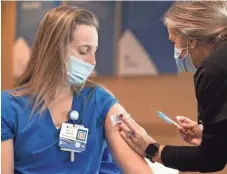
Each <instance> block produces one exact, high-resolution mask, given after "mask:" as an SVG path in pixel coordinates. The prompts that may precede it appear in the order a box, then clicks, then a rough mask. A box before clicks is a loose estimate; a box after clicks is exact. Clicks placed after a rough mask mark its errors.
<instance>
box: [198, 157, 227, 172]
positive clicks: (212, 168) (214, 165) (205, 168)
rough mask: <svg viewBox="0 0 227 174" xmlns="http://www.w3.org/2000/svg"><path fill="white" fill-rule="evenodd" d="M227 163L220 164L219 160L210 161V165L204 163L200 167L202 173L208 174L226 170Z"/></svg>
mask: <svg viewBox="0 0 227 174" xmlns="http://www.w3.org/2000/svg"><path fill="white" fill-rule="evenodd" d="M225 165H226V163H225V162H222V163H220V162H219V161H218V160H217V159H216V160H212V161H209V163H202V164H201V165H200V166H199V170H198V171H199V172H200V173H207V172H219V171H222V170H223V169H224V168H225Z"/></svg>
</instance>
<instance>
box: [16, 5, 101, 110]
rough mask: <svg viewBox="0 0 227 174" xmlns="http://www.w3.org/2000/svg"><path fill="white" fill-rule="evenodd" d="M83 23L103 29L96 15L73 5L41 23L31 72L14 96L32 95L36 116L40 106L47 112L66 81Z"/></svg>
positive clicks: (31, 58) (30, 60)
mask: <svg viewBox="0 0 227 174" xmlns="http://www.w3.org/2000/svg"><path fill="white" fill-rule="evenodd" d="M81 24H85V25H89V26H94V27H95V28H96V29H97V30H98V27H99V22H98V19H97V17H96V16H95V15H94V14H93V13H92V12H90V11H88V10H86V9H83V8H77V7H72V6H60V7H57V8H54V9H52V10H50V11H49V12H48V13H47V14H46V15H45V16H44V18H43V20H42V21H41V23H40V26H39V28H38V31H37V35H36V38H35V41H34V44H33V46H32V50H31V56H30V59H29V62H28V66H27V69H26V71H25V72H24V74H23V75H22V77H21V78H20V80H19V81H18V84H17V89H18V90H15V92H13V94H12V95H14V96H23V95H29V96H31V97H32V100H33V110H32V113H33V111H34V110H35V109H36V108H37V107H38V106H40V105H42V107H41V111H44V110H45V108H47V106H48V104H49V103H50V102H51V101H52V100H53V98H54V96H55V92H56V89H57V86H58V85H59V82H62V83H64V82H65V79H66V75H67V72H66V61H67V53H68V45H69V43H70V41H71V39H72V36H71V35H72V33H73V31H74V30H75V29H76V27H77V26H78V25H81ZM86 85H92V86H95V83H93V82H91V81H88V83H86Z"/></svg>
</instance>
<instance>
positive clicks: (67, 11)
mask: <svg viewBox="0 0 227 174" xmlns="http://www.w3.org/2000/svg"><path fill="white" fill-rule="evenodd" d="M97 30H98V19H97V18H96V16H95V15H94V14H93V13H92V12H90V11H88V10H86V9H83V8H76V7H71V6H60V7H57V8H55V9H52V10H51V11H49V12H48V13H47V14H46V15H45V17H44V19H43V20H42V21H41V23H40V26H39V29H38V32H37V35H36V38H35V41H34V45H33V47H32V50H31V57H30V60H29V64H28V67H27V69H26V71H25V73H24V74H23V76H22V78H21V81H20V82H19V84H18V85H17V88H16V89H12V90H7V91H3V92H2V94H1V97H2V113H1V114H2V115H1V138H2V143H1V145H2V173H4V174H13V173H14V174H19V173H23V174H99V173H100V174H113V173H120V172H122V173H143V174H151V173H152V171H151V169H150V167H149V166H148V165H147V163H146V161H145V160H144V159H143V158H142V157H140V156H139V155H138V154H137V153H135V152H134V151H133V150H132V149H131V148H130V147H129V146H128V145H127V144H126V143H125V142H124V140H123V139H122V137H121V136H120V134H119V131H118V129H119V128H118V127H117V126H113V125H112V124H111V120H110V116H111V115H114V114H117V113H124V112H126V111H125V109H124V108H123V107H122V106H121V105H120V104H119V103H118V101H117V99H116V98H115V97H114V96H113V95H112V94H111V93H110V92H108V91H107V90H106V89H104V88H103V87H100V86H99V85H97V84H96V83H94V82H92V81H89V80H88V79H87V78H88V77H89V76H90V74H91V73H92V71H93V70H94V67H95V65H96V60H95V53H96V49H97V46H98V33H97ZM106 144H107V145H108V149H107V148H106V147H107V146H106ZM109 150H110V151H111V154H112V155H113V157H114V158H115V160H114V161H116V162H117V164H118V166H119V167H120V169H121V171H120V170H118V168H117V166H116V165H114V161H113V160H110V158H109V157H111V155H110V153H109V152H108V151H109ZM102 154H104V155H105V156H104V157H103V156H102ZM127 159H131V160H132V161H129V162H127V163H126V162H125V161H127ZM103 160H105V161H103ZM111 161H112V162H113V165H112V164H111V163H109V162H111ZM135 163H136V164H137V165H136V166H135V165H134V164H135Z"/></svg>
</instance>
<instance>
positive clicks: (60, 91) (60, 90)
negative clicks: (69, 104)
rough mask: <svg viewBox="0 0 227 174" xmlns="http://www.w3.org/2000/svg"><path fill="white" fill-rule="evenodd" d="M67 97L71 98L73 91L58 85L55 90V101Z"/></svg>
mask: <svg viewBox="0 0 227 174" xmlns="http://www.w3.org/2000/svg"><path fill="white" fill-rule="evenodd" d="M67 96H73V89H72V88H71V86H66V85H59V86H58V87H57V89H56V93H55V99H61V98H64V97H67Z"/></svg>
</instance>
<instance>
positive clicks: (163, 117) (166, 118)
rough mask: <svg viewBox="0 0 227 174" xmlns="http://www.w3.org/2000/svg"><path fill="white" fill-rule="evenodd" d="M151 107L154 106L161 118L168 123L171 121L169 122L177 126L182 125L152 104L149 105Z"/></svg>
mask: <svg viewBox="0 0 227 174" xmlns="http://www.w3.org/2000/svg"><path fill="white" fill-rule="evenodd" d="M149 107H150V108H152V109H153V110H155V111H156V112H157V113H158V116H159V117H160V118H161V119H163V120H165V121H166V122H167V123H169V124H174V125H175V126H177V127H180V125H179V124H177V123H176V122H175V121H173V120H172V119H171V118H169V117H167V116H166V115H165V114H164V113H163V112H161V111H158V110H157V109H155V108H154V107H152V106H150V105H149Z"/></svg>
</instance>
